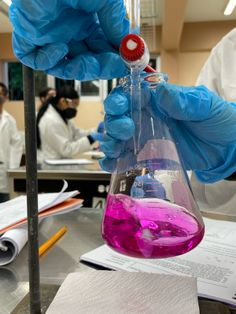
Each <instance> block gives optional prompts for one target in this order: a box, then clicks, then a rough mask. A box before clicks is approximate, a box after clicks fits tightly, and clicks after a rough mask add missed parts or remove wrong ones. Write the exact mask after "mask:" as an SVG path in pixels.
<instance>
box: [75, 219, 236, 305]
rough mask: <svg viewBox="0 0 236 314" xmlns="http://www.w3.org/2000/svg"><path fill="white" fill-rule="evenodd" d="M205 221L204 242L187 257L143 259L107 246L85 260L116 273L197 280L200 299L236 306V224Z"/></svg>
mask: <svg viewBox="0 0 236 314" xmlns="http://www.w3.org/2000/svg"><path fill="white" fill-rule="evenodd" d="M204 222H205V227H206V233H205V236H204V239H203V240H202V242H201V243H200V244H199V245H198V246H197V247H196V248H195V249H194V250H192V251H190V252H188V253H186V254H184V255H180V256H177V257H172V258H166V259H139V258H133V257H128V256H126V255H122V254H119V253H117V252H115V251H113V250H112V249H111V248H109V247H108V246H107V245H103V246H101V247H98V248H97V249H95V250H92V251H90V252H88V253H85V254H84V255H82V256H81V261H82V262H86V264H92V265H99V266H102V267H105V268H107V269H113V270H123V271H129V272H147V273H159V274H169V275H182V276H191V277H195V278H197V285H198V295H199V296H201V297H205V298H208V299H213V300H217V301H221V302H224V303H228V304H230V305H232V306H236V240H235V239H236V223H235V222H229V221H221V220H213V219H208V218H205V219H204Z"/></svg>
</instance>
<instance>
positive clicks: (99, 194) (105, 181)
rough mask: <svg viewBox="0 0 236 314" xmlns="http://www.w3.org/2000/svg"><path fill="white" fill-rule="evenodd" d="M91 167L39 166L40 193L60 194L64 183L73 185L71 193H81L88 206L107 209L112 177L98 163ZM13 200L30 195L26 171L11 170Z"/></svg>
mask: <svg viewBox="0 0 236 314" xmlns="http://www.w3.org/2000/svg"><path fill="white" fill-rule="evenodd" d="M92 161H93V163H92V164H87V165H63V166H58V165H56V166H55V165H48V164H46V163H43V164H41V165H38V190H39V193H45V192H58V191H60V189H61V188H62V185H63V182H62V180H63V179H64V180H66V181H67V182H68V184H69V186H68V190H70V191H72V190H79V191H80V195H79V197H80V198H83V199H84V206H86V207H97V206H98V207H104V202H105V198H106V195H107V192H108V188H109V183H110V176H111V175H110V174H109V173H108V172H105V171H103V170H101V168H100V166H99V163H98V161H97V160H92ZM7 173H8V179H9V188H10V197H11V198H13V197H16V196H17V195H19V194H25V192H26V169H25V167H20V168H18V169H9V170H8V172H7Z"/></svg>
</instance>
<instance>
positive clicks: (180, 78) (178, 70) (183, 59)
mask: <svg viewBox="0 0 236 314" xmlns="http://www.w3.org/2000/svg"><path fill="white" fill-rule="evenodd" d="M234 27H236V21H225V22H196V23H185V24H184V27H183V33H182V37H181V42H180V48H179V49H178V50H173V51H167V50H163V49H162V50H161V51H160V53H161V69H162V71H163V72H165V73H168V75H169V82H170V83H175V84H183V85H194V84H195V81H196V79H197V76H198V74H199V72H200V70H201V68H202V65H203V64H204V62H205V61H206V59H207V58H208V56H209V54H210V51H211V49H212V48H213V47H214V46H215V45H216V44H217V43H218V42H219V41H220V40H221V38H222V37H223V36H224V35H226V34H227V33H228V32H229V31H230V30H232V29H233V28H234Z"/></svg>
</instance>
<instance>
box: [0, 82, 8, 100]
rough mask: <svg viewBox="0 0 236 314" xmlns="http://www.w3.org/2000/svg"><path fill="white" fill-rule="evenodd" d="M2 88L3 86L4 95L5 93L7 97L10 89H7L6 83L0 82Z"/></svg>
mask: <svg viewBox="0 0 236 314" xmlns="http://www.w3.org/2000/svg"><path fill="white" fill-rule="evenodd" d="M0 88H2V95H3V96H4V97H7V95H8V89H7V87H6V85H5V84H3V83H2V82H0Z"/></svg>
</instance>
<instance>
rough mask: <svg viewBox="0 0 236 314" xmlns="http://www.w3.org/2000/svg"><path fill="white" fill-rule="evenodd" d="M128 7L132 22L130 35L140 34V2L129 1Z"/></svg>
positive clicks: (135, 0) (138, 0) (136, 0)
mask: <svg viewBox="0 0 236 314" xmlns="http://www.w3.org/2000/svg"><path fill="white" fill-rule="evenodd" d="M126 7H127V11H128V16H129V20H130V28H129V33H130V34H140V0H127V1H126Z"/></svg>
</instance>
